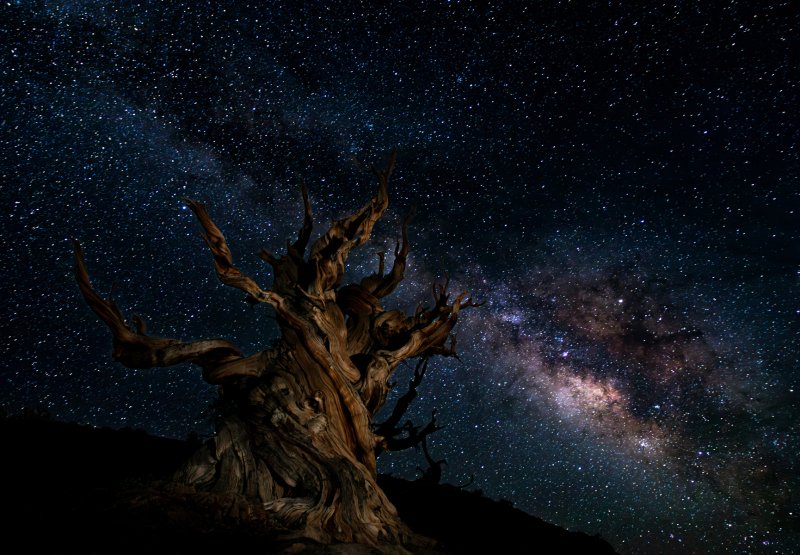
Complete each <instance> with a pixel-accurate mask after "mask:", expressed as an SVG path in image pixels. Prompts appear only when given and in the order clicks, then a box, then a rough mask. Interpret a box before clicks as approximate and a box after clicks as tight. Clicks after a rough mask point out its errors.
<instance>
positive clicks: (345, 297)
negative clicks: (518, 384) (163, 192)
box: [74, 153, 477, 545]
mask: <svg viewBox="0 0 800 555" xmlns="http://www.w3.org/2000/svg"><path fill="white" fill-rule="evenodd" d="M394 163H395V154H394V153H393V154H392V155H391V157H390V160H389V163H388V165H387V167H386V169H383V170H378V169H375V168H372V171H373V173H374V174H375V176H376V177H377V179H378V191H377V193H376V194H375V196H374V197H373V198H372V199H370V201H369V202H367V203H366V204H365V205H364V206H363V207H362V208H361V209H359V210H357V211H356V212H354V213H353V214H351V215H350V216H348V217H346V218H343V219H341V220H338V221H334V222H333V223H332V224H331V226H330V228H329V229H328V230H327V232H326V233H324V234H323V235H322V236H321V237H319V239H317V240H316V241H314V242H313V244H311V245H310V247H309V241H310V239H311V232H312V227H313V220H312V211H311V206H310V203H309V199H308V191H307V189H306V187H305V185H303V187H302V193H303V203H304V208H305V213H304V219H303V224H302V227H301V229H300V231H299V234H298V237H297V240H296V241H294V242H293V243H289V242H287V248H286V254H285V255H283V256H281V257H280V258H278V257H276V256H274V255H273V254H271V253H269V252H267V251H263V250H262V251H261V252H260V253H259V255H260V257H261V258H262V259H263V260H265V261H266V262H268V263H269V264H270V265H271V266H272V268H273V273H274V282H273V285H272V287H271V288H270V289H262V288H261V287H260V286H259V285H258V284H257V283H256V282H255V281H254V280H253V279H251V278H250V277H248V276H247V275H245V274H243V273H242V272H241V271H240V270H239V269H238V268H237V267H236V266H235V265H234V262H233V257H232V255H231V251H230V249H229V247H228V244H227V242H226V240H225V237H224V236H223V235H222V232H221V231H220V230H219V228H218V227H217V226H216V225H215V224H214V222H213V220H212V219H211V216H210V215H209V213H208V211H207V210H206V207H205V206H204V205H203V204H201V203H199V202H197V201H195V200H191V199H185V202H186V203H187V204H188V206H189V207H190V208H191V209H192V211H193V212H194V213H195V215H196V216H197V219H198V220H199V222H200V224H201V225H202V227H203V229H204V231H205V233H204V234H203V238H204V239H205V241H206V243H207V245H208V247H209V249H210V250H211V253H212V255H213V259H214V267H215V269H216V273H217V276H218V277H219V279H220V280H221V281H222V282H223V283H224V284H226V285H228V286H231V287H235V288H237V289H240V290H242V291H243V292H244V293H245V294H246V301H247V302H249V303H253V304H258V303H265V304H267V305H269V306H270V307H271V308H272V309H273V310H274V311H275V315H276V319H277V322H278V325H279V327H280V331H281V337H280V340H279V341H278V342H277V344H276V346H274V347H273V348H270V349H268V350H264V351H261V352H259V353H256V354H253V355H250V356H246V355H244V354H243V353H242V352H241V351H240V350H239V349H238V348H237V347H236V346H235V345H233V344H232V343H230V342H229V341H226V340H223V339H205V340H199V341H191V342H184V341H181V340H178V339H168V338H158V337H153V336H150V335H147V329H146V326H145V323H144V321H143V320H142V318H141V317H139V316H138V315H133V316H132V324H133V326H130V325H129V324H128V323H127V322H126V321H125V318H124V317H123V315H122V313H121V311H120V310H119V308H118V307H117V305H116V304H115V303H114V301H113V300H112V299H111V298H108V299H103V298H102V297H100V296H99V295H98V294H97V293H96V292H95V291H94V289H93V288H92V285H91V283H90V281H89V275H88V272H87V269H86V264H85V261H84V256H83V253H82V250H81V246H80V244H79V243H78V242H77V241H75V242H74V246H75V257H76V277H77V281H78V284H79V286H80V290H81V292H82V294H83V296H84V298H85V299H86V302H87V303H88V305H89V306H90V307H91V309H92V310H93V311H94V312H95V313H96V314H97V316H98V317H99V318H100V319H101V320H102V321H103V322H105V323H106V325H107V326H108V327H109V328H110V330H111V332H112V334H113V357H114V359H115V360H117V361H119V362H121V363H122V364H124V365H125V366H128V367H131V368H150V367H156V366H169V365H173V364H178V363H182V362H191V363H194V364H197V365H199V366H200V367H201V368H202V370H203V378H204V379H205V380H206V381H207V382H209V383H211V384H217V385H219V386H220V395H221V396H222V397H223V398H224V400H225V404H226V406H228V407H232V409H231V410H229V411H227V412H226V414H225V415H224V416H223V417H222V420H221V423H220V424H219V425H218V427H217V430H216V435H215V436H214V438H212V439H211V440H209V441H208V442H206V444H204V445H203V446H202V447H201V448H200V450H199V451H197V452H196V454H195V455H194V456H193V457H192V458H191V459H190V460H189V461H187V462H186V464H185V465H184V466H183V468H182V469H181V470H180V471H179V472H178V473H177V474H176V476H175V479H176V480H178V481H179V482H181V483H183V484H185V485H187V486H189V489H190V490H191V491H196V492H202V494H203V495H204V496H206V497H207V498H213V500H214V501H213V502H214V504H215V506H216V507H218V506H220V505H223V506H225V507H226V512H227V514H229V515H234V516H240V517H247V518H251V519H253V518H256V519H263V521H264V522H265V523H266V524H267V525H269V526H274V527H276V528H280V529H288V530H292V531H294V532H295V533H298V532H299V533H300V534H302V535H304V536H307V537H311V538H314V539H316V540H318V541H322V542H325V543H329V542H336V541H340V542H355V543H362V544H367V545H378V544H381V543H390V544H398V543H400V544H403V543H409V542H413V540H414V535H413V533H412V532H411V531H410V530H409V529H408V528H407V527H406V526H405V525H404V524H403V523H402V522H401V520H400V519H399V517H398V515H397V511H396V510H395V508H394V507H393V505H392V504H391V502H390V501H389V500H388V499H387V498H386V496H385V495H384V493H383V491H382V490H381V489H380V488H379V487H378V485H377V483H376V477H377V475H376V460H375V459H376V454H377V453H379V452H380V451H382V450H386V449H389V450H391V449H399V448H404V447H408V446H411V445H415V444H418V443H419V442H421V441H422V440H424V438H425V437H426V436H427V434H428V433H430V432H431V431H434V430H435V429H436V428H437V426H436V422H435V420H432V421H431V423H429V424H428V425H427V426H425V427H424V428H422V429H419V428H416V427H414V426H413V425H412V424H410V423H407V424H406V425H403V426H398V423H399V421H400V419H401V418H402V417H403V413H404V412H405V409H406V408H407V407H408V404H409V403H410V401H411V399H413V396H415V395H416V387H417V386H418V385H419V382H420V381H421V379H422V375H424V373H425V369H426V362H425V361H427V358H428V357H430V356H433V355H442V356H455V354H456V353H455V336H453V335H452V334H451V332H452V330H453V326H455V324H456V320H457V318H458V315H459V311H460V310H462V309H464V308H467V307H473V306H477V303H474V302H472V301H471V300H470V299H467V298H466V294H465V293H461V294H460V295H458V296H457V298H455V299H454V300H453V301H452V302H451V300H450V294H449V293H448V291H447V283H445V284H444V285H441V286H436V285H434V288H433V289H434V304H433V306H432V307H428V308H425V307H421V306H420V307H419V308H417V309H416V310H415V312H414V313H413V314H406V313H404V312H403V311H400V310H385V309H384V308H383V307H382V305H381V300H382V299H383V298H384V297H386V296H387V295H389V294H390V293H392V292H393V291H394V290H395V289H396V288H397V286H398V285H399V284H400V282H401V281H402V279H403V277H404V273H405V269H406V262H407V257H408V252H409V242H408V224H409V220H410V215H409V217H407V218H406V219H405V220H404V221H403V224H402V238H401V239H400V240H399V241H398V244H397V247H396V248H395V252H394V261H393V263H392V267H391V269H390V270H389V271H388V272H386V271H385V264H384V256H383V254H381V255H379V264H378V270H377V272H375V273H373V274H371V275H369V276H367V277H364V278H363V279H361V281H360V282H357V283H350V284H347V285H344V286H342V285H341V281H342V276H343V273H344V270H345V262H346V260H347V256H348V254H349V253H350V251H351V250H352V249H354V248H356V247H359V246H361V245H363V244H364V243H365V242H366V241H367V240H368V238H369V236H370V233H371V232H372V228H373V226H374V225H375V223H376V222H377V221H378V220H379V219H380V217H381V216H382V214H383V213H384V211H385V210H386V208H387V206H388V196H387V184H388V181H389V177H390V176H391V173H392V169H393V167H394ZM415 357H420V359H421V361H422V362H420V363H419V364H418V365H417V368H416V371H415V376H414V378H413V379H412V383H411V386H410V389H409V393H408V394H406V395H405V396H403V397H402V398H401V400H400V405H399V406H398V407H396V410H395V411H392V415H391V416H390V417H389V419H388V420H387V421H386V422H384V423H383V424H381V425H376V424H374V423H373V418H374V416H375V414H376V413H377V412H378V411H379V410H380V409H381V407H382V406H383V405H384V403H385V402H386V398H387V393H388V391H389V388H390V385H389V378H390V377H391V376H392V374H393V373H394V371H395V370H396V369H397V367H398V365H399V364H400V363H401V362H403V361H404V360H407V359H411V358H415ZM409 397H410V398H409Z"/></svg>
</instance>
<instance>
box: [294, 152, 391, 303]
mask: <svg viewBox="0 0 800 555" xmlns="http://www.w3.org/2000/svg"><path fill="white" fill-rule="evenodd" d="M396 158H397V154H396V153H395V152H392V154H391V156H390V157H389V163H388V165H387V168H386V170H382V171H381V170H376V169H374V168H373V169H372V170H373V173H375V175H377V176H378V181H379V186H378V192H377V193H376V195H375V196H374V197H373V198H372V199H370V201H369V202H368V203H367V204H365V205H364V206H363V207H362V208H361V209H360V210H358V211H357V212H355V213H354V214H352V215H350V216H348V217H346V218H344V219H341V220H336V221H334V222H333V223H332V224H331V227H330V229H329V230H328V231H327V233H325V234H324V235H323V236H322V237H320V238H319V239H317V240H316V241H315V242H314V244H313V245H312V246H311V251H310V254H309V260H308V264H309V266H310V267H311V269H312V271H313V272H314V278H313V280H312V282H311V283H310V284H309V288H308V290H309V292H310V293H312V294H314V295H318V296H320V295H322V294H324V293H325V292H326V291H330V290H332V289H334V288H335V287H338V285H339V281H340V280H341V277H342V274H343V273H344V263H345V261H346V260H347V256H348V254H349V253H350V251H351V250H352V249H353V248H354V247H358V246H360V245H363V244H364V243H365V242H366V241H367V239H369V236H370V234H371V233H372V228H373V226H374V225H375V222H377V221H378V219H379V218H380V217H381V216H382V215H383V212H384V211H385V210H386V207H387V206H388V205H389V197H388V192H387V186H388V180H389V176H390V175H391V174H392V169H393V168H394V163H395V160H396Z"/></svg>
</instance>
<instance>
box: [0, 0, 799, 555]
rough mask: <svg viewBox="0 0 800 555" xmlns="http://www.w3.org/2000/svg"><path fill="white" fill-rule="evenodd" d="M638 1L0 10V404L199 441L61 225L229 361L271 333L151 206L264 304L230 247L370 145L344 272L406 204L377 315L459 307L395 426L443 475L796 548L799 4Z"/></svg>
mask: <svg viewBox="0 0 800 555" xmlns="http://www.w3.org/2000/svg"><path fill="white" fill-rule="evenodd" d="M519 4H522V3H519ZM578 4H580V5H578ZM648 4H653V3H642V5H639V3H631V2H625V3H621V4H619V5H617V4H614V3H612V4H609V3H607V2H606V3H588V2H587V3H569V2H550V3H542V4H537V7H535V8H534V7H531V8H521V7H519V6H514V7H505V8H493V9H492V8H487V9H478V8H477V7H474V6H465V5H461V4H459V3H457V2H453V3H426V7H425V8H424V9H422V8H420V7H419V6H410V5H404V4H403V3H394V4H393V5H392V7H391V8H386V9H383V8H370V7H367V6H362V5H359V4H355V3H344V2H343V3H338V2H337V3H332V2H323V3H314V2H308V3H303V5H302V7H295V6H294V5H293V4H290V3H287V4H285V5H283V4H280V3H274V2H266V3H262V4H257V5H248V4H246V3H235V4H226V3H224V2H220V3H214V4H209V5H205V4H203V5H201V4H196V3H186V4H179V3H174V2H170V3H167V4H164V5H162V4H158V3H148V2H145V3H135V4H134V3H129V2H114V3H104V2H64V3H56V2H12V3H6V4H3V6H2V7H0V33H1V34H0V36H2V53H0V56H2V64H0V86H1V87H2V89H1V90H0V92H2V94H1V95H0V117H1V118H2V119H1V120H0V149H2V150H0V154H2V156H1V157H0V175H2V200H3V205H4V207H5V208H6V211H5V212H4V216H3V217H2V218H0V226H1V227H0V232H1V233H2V236H3V239H4V245H5V246H6V248H5V249H4V252H5V255H6V263H5V264H4V271H3V279H2V281H1V282H0V287H2V294H3V298H5V299H6V303H5V304H4V306H5V314H4V318H3V319H2V323H0V326H2V331H3V336H4V337H5V338H6V341H4V343H3V345H2V349H3V354H2V360H3V363H2V368H1V369H0V379H2V383H3V387H2V390H1V391H0V404H2V406H3V408H4V409H5V410H6V411H7V412H10V413H16V412H20V411H22V410H23V409H25V408H37V409H44V410H47V411H48V412H49V413H50V414H51V415H52V417H53V418H56V419H59V420H69V421H72V420H74V421H78V422H81V423H87V424H92V425H95V426H112V427H126V426H129V427H134V428H142V429H145V430H147V431H149V432H151V433H154V434H161V435H166V436H171V437H185V436H186V435H187V434H189V433H190V432H197V433H199V434H201V435H208V434H210V433H211V431H212V430H211V420H212V417H211V414H212V409H211V403H212V401H213V399H214V397H215V394H216V393H215V391H214V389H213V388H211V387H210V386H208V385H206V384H204V383H203V381H202V379H201V377H200V375H199V370H197V369H194V368H190V367H176V368H169V369H154V370H146V371H133V370H129V369H126V368H123V367H120V366H118V365H116V364H114V363H113V362H112V361H111V358H110V338H109V334H108V333H107V330H105V329H104V328H103V326H102V325H101V324H100V323H99V322H98V321H97V320H96V318H95V317H94V315H93V314H91V312H90V311H89V310H88V308H87V307H86V306H85V304H84V303H83V301H82V299H81V298H80V295H79V293H78V290H77V286H76V285H75V283H74V278H73V277H72V273H71V271H72V270H71V267H72V259H71V252H70V243H69V239H70V238H73V237H76V238H79V239H80V240H81V241H82V243H83V245H84V250H85V252H86V256H87V262H88V265H89V269H90V272H91V274H92V278H93V281H94V283H95V284H96V286H97V288H98V289H99V290H100V291H108V290H110V289H111V287H112V283H115V284H116V285H115V297H116V299H117V300H118V303H119V304H120V306H121V307H122V308H123V310H125V311H126V312H127V313H128V314H130V313H131V312H137V313H140V314H142V315H143V316H144V317H145V318H146V320H147V321H148V324H149V328H150V329H151V330H152V332H153V333H155V334H158V335H163V336H168V337H181V338H185V339H190V338H201V337H225V338H228V339H231V340H232V341H234V342H235V343H237V345H239V346H240V347H241V348H242V349H243V350H245V351H247V352H255V351H257V350H261V349H263V348H265V347H267V346H268V345H269V343H270V341H271V340H272V338H274V337H275V334H276V332H277V330H276V327H275V324H274V321H273V320H271V319H270V318H269V316H270V315H269V313H268V310H267V309H265V308H264V307H256V308H252V309H251V308H249V307H248V306H247V305H245V304H244V303H242V302H241V300H242V299H241V296H240V295H238V294H237V292H236V291H231V290H227V289H225V288H222V287H221V286H220V284H219V283H218V282H217V281H216V279H215V277H214V274H213V269H212V266H211V261H210V259H209V256H208V253H207V249H206V248H205V246H204V245H203V243H202V241H201V240H200V239H199V237H198V234H197V224H196V222H195V221H194V219H193V217H192V215H191V214H190V212H189V211H188V210H187V209H186V207H185V206H184V205H183V204H182V203H181V198H182V197H184V196H189V197H193V198H198V199H201V200H203V201H204V202H206V203H207V204H208V206H209V208H210V210H211V213H212V215H213V216H214V218H215V220H216V222H217V223H218V224H219V226H220V227H221V228H222V229H223V231H224V232H225V234H226V236H227V238H228V240H229V242H230V244H231V247H232V249H233V251H234V256H235V257H236V259H237V261H238V262H239V263H240V266H241V267H242V269H243V270H244V271H245V272H247V273H248V274H250V275H253V276H257V277H258V279H259V281H260V283H262V285H265V286H266V285H268V283H269V279H270V276H269V272H268V269H267V268H265V267H263V265H262V264H261V263H260V261H259V260H258V259H257V257H255V256H254V255H253V253H256V252H258V250H259V249H261V248H262V247H266V248H268V249H269V250H271V251H272V252H280V249H281V248H282V246H283V245H284V244H285V240H286V238H288V237H291V236H293V235H294V234H295V232H296V229H297V228H298V226H299V224H300V219H301V216H302V213H301V206H302V201H301V197H300V192H299V187H298V183H299V181H300V179H304V180H305V181H306V183H307V184H308V186H309V189H310V191H311V201H312V204H313V206H314V210H315V213H316V215H317V218H316V219H317V221H318V222H321V223H324V222H326V221H329V220H330V218H331V217H338V216H341V215H343V214H344V213H345V212H346V211H347V210H349V209H352V208H353V207H356V206H360V205H361V204H362V203H363V202H364V199H365V198H367V197H368V196H369V195H370V193H371V191H372V189H373V187H374V183H373V182H372V179H371V177H370V175H369V173H368V172H365V171H363V168H362V167H361V164H359V163H356V162H355V161H354V159H355V160H358V161H361V163H366V164H369V163H374V164H380V163H382V162H383V160H385V157H386V156H387V154H388V152H390V150H391V149H393V148H396V149H397V150H398V164H397V170H396V173H395V176H394V177H393V182H392V188H391V191H390V199H391V206H390V210H389V211H388V212H387V214H386V216H385V218H384V220H383V221H382V222H381V224H380V225H379V227H378V228H377V229H376V232H375V234H374V237H373V238H372V240H371V241H370V242H369V243H368V244H367V245H365V246H364V247H362V249H360V251H358V252H356V253H354V254H353V256H352V258H351V261H350V267H349V269H348V272H349V273H350V275H351V276H353V277H355V276H361V275H364V273H365V272H371V271H373V270H374V268H375V265H376V264H377V258H376V256H375V253H376V252H378V251H386V252H391V251H392V248H393V244H394V241H395V239H396V236H397V233H398V229H399V225H400V224H399V222H400V219H401V217H402V215H404V214H405V213H406V212H407V211H408V209H409V208H410V206H411V205H412V204H415V205H416V207H417V216H416V217H415V219H414V222H413V224H412V229H411V233H410V235H411V236H410V240H411V245H412V254H411V257H410V260H409V268H408V272H407V280H406V282H404V283H403V284H402V285H401V287H400V288H399V289H398V291H397V292H396V293H395V294H394V295H393V300H391V301H390V302H389V304H391V303H395V304H396V306H398V307H401V308H404V309H407V310H413V308H414V307H415V306H416V305H417V303H418V302H420V301H427V300H428V299H429V298H430V289H431V284H432V283H433V282H434V281H437V280H438V281H439V282H441V281H442V280H443V279H445V276H446V275H447V276H449V279H450V283H451V288H452V289H453V290H461V289H464V290H467V291H469V292H470V294H471V295H472V296H473V297H474V298H476V299H479V300H482V301H484V303H485V304H484V305H483V306H482V307H480V308H476V309H472V310H470V311H468V312H467V313H465V314H464V315H463V317H462V319H461V320H460V322H459V326H458V345H459V350H460V353H461V357H460V358H461V360H460V361H457V360H452V359H447V360H438V361H435V362H432V363H431V366H430V369H429V371H428V373H427V374H426V377H425V380H424V382H423V384H422V386H421V387H420V397H419V398H418V399H417V401H416V402H415V405H414V406H413V407H412V412H413V415H412V416H413V418H414V419H415V420H417V421H418V422H423V421H424V420H425V419H427V418H428V417H429V416H430V412H431V411H432V410H433V409H437V410H438V413H437V414H438V418H439V421H440V423H442V424H444V425H445V428H444V429H443V430H441V431H439V432H437V433H436V434H435V435H434V436H431V450H432V452H433V455H434V456H435V457H436V458H437V459H438V458H444V459H446V460H447V463H448V464H447V466H446V467H445V471H444V480H445V481H447V482H450V483H453V484H470V485H468V486H466V487H468V488H469V489H480V490H482V491H483V492H484V493H485V494H486V495H490V496H492V497H495V498H504V499H507V500H509V501H511V502H512V503H514V504H515V505H516V506H517V507H519V508H521V509H523V510H525V511H528V512H530V513H532V514H535V515H537V516H539V517H541V518H544V519H546V520H548V521H551V522H554V523H556V524H559V525H561V526H565V527H568V528H570V529H575V530H581V531H584V532H587V533H590V534H596V533H597V534H601V535H603V536H604V537H605V538H606V539H608V540H609V541H610V542H611V543H612V544H613V545H614V546H615V548H616V549H617V550H618V551H620V552H622V553H709V552H748V553H762V552H763V553H790V552H792V551H793V548H794V547H795V546H796V545H797V544H798V542H800V538H799V537H798V535H799V534H798V530H799V529H800V522H799V520H798V519H799V517H798V512H800V507H798V501H797V491H798V487H800V483H798V482H799V480H798V463H797V453H798V451H800V446H799V445H798V418H797V408H798V394H797V391H798V387H800V384H798V374H797V369H798V359H800V355H799V354H798V348H797V344H798V337H800V333H799V332H800V325H798V324H800V293H798V291H800V288H798V285H800V284H799V283H798V276H799V275H800V273H799V272H798V270H799V266H798V264H799V262H800V252H798V248H797V245H798V244H800V243H798V239H800V237H798V233H797V232H798V229H800V225H798V224H800V222H799V221H798V210H799V209H800V207H799V206H798V205H799V203H798V175H799V174H800V171H799V170H800V164H798V152H800V149H798V144H797V141H798V137H800V129H799V128H798V122H799V121H800V118H799V117H798V116H799V115H800V114H798V111H797V105H798V100H799V99H798V82H800V80H798V75H800V72H798V67H797V60H796V55H795V54H794V53H795V52H797V51H798V47H800V45H798V44H797V42H798V41H797V22H798V21H797V17H798V16H797V13H796V11H793V10H792V9H791V7H790V5H789V3H782V2H771V3H765V4H759V5H755V6H747V5H745V4H744V3H740V2H734V1H732V2H728V3H727V4H726V5H720V6H719V7H705V6H690V5H685V4H684V3H677V2H676V3H674V4H658V5H654V4H653V5H648ZM753 4H755V3H753ZM531 5H533V4H531ZM317 232H319V230H318V231H317ZM410 372H411V369H410V368H407V369H402V370H401V371H400V372H399V373H398V375H397V376H395V379H396V381H397V387H396V388H395V393H393V394H394V395H398V394H399V393H401V392H402V391H403V390H404V388H405V383H406V382H407V380H408V378H409V375H410ZM379 465H380V466H381V469H382V471H384V472H392V473H394V474H396V475H401V476H404V477H414V476H415V475H416V473H417V470H416V467H417V466H423V465H424V460H423V458H422V455H421V454H420V453H418V452H414V451H410V452H402V453H392V454H387V455H384V456H382V457H381V459H380V461H379Z"/></svg>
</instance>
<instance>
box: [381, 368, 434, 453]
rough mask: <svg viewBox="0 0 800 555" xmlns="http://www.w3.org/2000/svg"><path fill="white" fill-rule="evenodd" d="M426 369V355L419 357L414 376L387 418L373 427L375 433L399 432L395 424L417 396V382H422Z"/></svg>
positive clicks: (388, 433) (390, 433)
mask: <svg viewBox="0 0 800 555" xmlns="http://www.w3.org/2000/svg"><path fill="white" fill-rule="evenodd" d="M427 369H428V357H423V358H421V359H419V361H418V362H417V366H416V367H415V368H414V376H413V377H412V378H411V381H409V383H408V391H406V392H405V393H404V394H403V395H402V396H401V397H400V398H399V399H398V400H397V403H396V404H395V406H394V409H392V414H390V415H389V418H387V419H386V420H385V421H384V422H382V423H380V424H379V425H378V426H377V427H376V428H375V433H376V434H378V435H379V436H383V437H391V436H394V435H397V433H399V431H400V428H398V427H397V425H398V424H399V423H400V421H401V420H402V419H403V417H404V416H405V414H406V411H407V410H408V407H409V406H411V402H412V401H413V400H414V399H416V398H417V388H418V387H419V384H421V383H422V378H423V377H424V376H425V371H426V370H427Z"/></svg>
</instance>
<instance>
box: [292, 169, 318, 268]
mask: <svg viewBox="0 0 800 555" xmlns="http://www.w3.org/2000/svg"><path fill="white" fill-rule="evenodd" d="M300 191H301V192H302V194H303V227H301V228H300V233H299V234H298V236H297V241H295V242H294V244H293V245H292V248H293V249H294V250H295V251H297V253H298V254H299V256H300V257H301V258H302V256H303V253H304V252H305V250H306V247H307V246H308V241H309V239H311V231H312V230H313V229H314V218H313V216H312V214H311V202H310V201H309V200H308V187H306V182H305V181H301V182H300Z"/></svg>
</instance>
